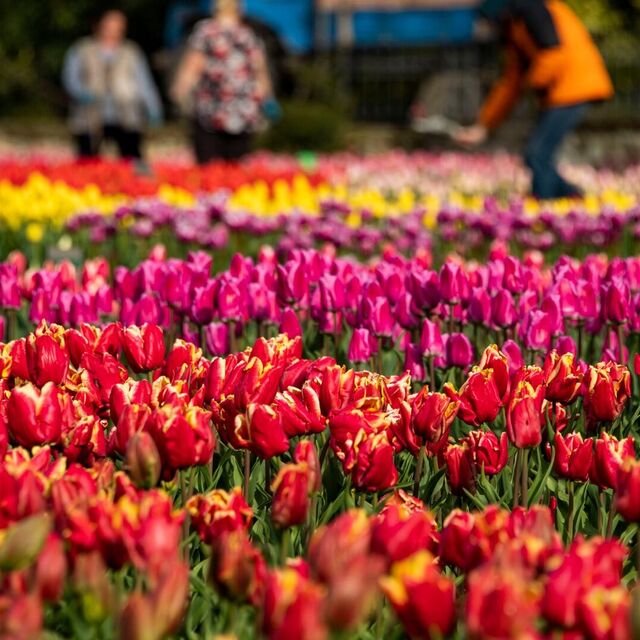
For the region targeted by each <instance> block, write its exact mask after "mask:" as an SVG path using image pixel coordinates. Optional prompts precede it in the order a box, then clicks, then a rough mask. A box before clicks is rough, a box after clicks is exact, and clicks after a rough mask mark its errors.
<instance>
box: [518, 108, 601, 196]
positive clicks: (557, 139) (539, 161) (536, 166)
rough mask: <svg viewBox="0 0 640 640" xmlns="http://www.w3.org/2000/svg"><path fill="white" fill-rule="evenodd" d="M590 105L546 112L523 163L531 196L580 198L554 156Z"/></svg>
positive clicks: (536, 127)
mask: <svg viewBox="0 0 640 640" xmlns="http://www.w3.org/2000/svg"><path fill="white" fill-rule="evenodd" d="M588 108H589V103H581V104H576V105H571V106H568V107H554V108H551V109H545V110H544V111H543V112H542V113H541V114H540V117H539V118H538V122H537V124H536V126H535V128H534V130H533V133H532V134H531V137H530V138H529V142H528V143H527V146H526V149H525V152H524V160H525V163H526V165H527V167H529V169H531V173H532V185H531V192H532V195H533V196H534V197H536V198H540V199H541V200H550V199H552V198H572V197H576V196H580V195H581V191H580V189H579V188H578V187H576V186H575V185H573V184H571V183H569V182H567V181H566V180H565V179H564V178H563V177H562V176H561V175H560V174H559V173H558V169H557V167H556V153H557V151H558V149H559V148H560V145H561V144H562V142H563V140H564V138H565V137H566V136H567V134H568V133H570V132H571V131H573V130H574V129H575V128H576V127H577V126H578V124H580V121H581V120H582V118H583V117H584V115H585V113H586V112H587V109H588Z"/></svg>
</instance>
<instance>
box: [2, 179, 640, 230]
mask: <svg viewBox="0 0 640 640" xmlns="http://www.w3.org/2000/svg"><path fill="white" fill-rule="evenodd" d="M155 197H156V198H158V199H159V200H162V201H163V202H167V203H168V204H171V205H173V206H176V207H184V208H188V207H190V206H192V205H193V204H194V203H195V202H196V195H194V194H193V193H190V192H189V191H187V190H185V189H183V188H179V187H176V186H172V185H169V184H162V185H160V186H159V188H158V191H157V195H156V196H155ZM485 197H486V196H485V195H484V194H464V193H456V192H451V193H448V194H446V195H445V194H439V195H434V194H429V193H419V192H417V191H416V189H415V187H413V186H401V187H400V188H399V189H398V190H396V191H394V192H392V191H390V190H386V191H384V190H382V189H376V188H363V187H360V186H353V187H350V186H348V185H347V184H329V183H327V182H323V183H320V184H318V185H313V184H312V182H311V181H310V180H309V179H307V177H306V176H305V175H303V174H300V175H298V176H296V177H295V178H294V179H293V180H292V181H291V182H287V181H285V180H276V181H275V182H274V183H273V184H272V185H269V184H268V183H267V182H265V181H262V180H257V181H255V182H250V183H247V184H244V185H243V186H241V187H239V188H238V189H236V190H235V191H233V192H232V193H230V194H229V196H228V199H227V203H226V206H227V207H228V209H229V210H237V211H244V212H246V213H249V214H251V215H254V216H267V217H270V216H275V215H281V214H288V213H294V212H301V213H304V214H306V215H320V214H321V211H322V204H323V203H325V202H330V201H333V202H338V203H340V204H343V205H346V206H347V207H348V208H349V209H350V210H351V213H350V214H349V215H348V216H347V223H348V224H350V225H351V226H358V225H359V224H360V223H361V221H362V217H363V214H366V215H367V216H370V217H374V218H387V217H399V216H403V215H406V214H408V213H411V212H415V211H416V210H423V211H424V223H425V225H426V226H427V227H432V226H433V225H434V224H435V219H436V215H437V212H438V211H440V210H441V208H442V207H443V206H445V205H446V206H449V207H452V208H460V209H464V210H466V211H478V212H480V211H481V210H482V208H483V206H484V204H485ZM132 199H133V198H132V196H128V195H125V194H122V193H120V194H107V193H103V192H102V191H101V190H100V188H99V187H98V186H97V185H95V184H87V185H86V186H84V187H82V188H74V187H72V186H70V185H68V184H66V183H64V182H61V181H55V180H50V179H49V178H47V177H45V176H43V175H42V174H38V173H34V174H32V175H31V176H30V177H29V179H28V180H27V181H26V182H25V183H24V184H21V185H16V184H12V183H11V182H9V181H7V180H0V224H1V225H2V226H4V227H5V228H9V229H12V230H18V229H20V228H23V227H25V226H27V225H29V227H30V229H31V233H30V234H29V235H30V236H31V238H30V239H31V240H32V241H37V237H38V230H37V229H38V226H39V225H42V226H44V227H49V228H61V227H62V226H63V225H64V224H65V222H66V221H67V220H68V219H69V218H70V217H72V216H74V215H77V214H78V213H80V212H85V211H92V212H99V213H102V214H111V213H113V212H114V211H115V210H116V209H117V208H118V207H120V206H121V205H123V204H126V203H127V202H131V201H132ZM636 202H637V199H636V197H635V196H634V195H630V194H624V193H618V192H615V191H612V190H605V191H603V192H602V193H600V194H590V195H588V196H587V197H585V198H584V200H583V201H582V202H580V203H579V208H580V209H581V210H582V211H584V212H586V213H589V214H591V215H594V216H595V215H598V214H599V213H600V212H601V211H603V210H605V209H606V210H614V211H625V210H628V209H629V208H630V207H632V206H634V205H635V204H636ZM522 206H524V208H525V211H527V212H528V213H531V215H535V214H537V213H539V211H540V209H541V206H544V207H545V209H547V210H551V211H553V212H554V213H557V214H560V215H562V214H566V213H567V212H569V211H571V210H572V209H575V208H576V202H574V201H558V202H554V203H552V204H548V203H547V204H545V205H541V204H540V203H537V202H535V201H534V200H531V199H525V200H524V201H523V205H522Z"/></svg>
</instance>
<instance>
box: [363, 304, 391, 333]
mask: <svg viewBox="0 0 640 640" xmlns="http://www.w3.org/2000/svg"><path fill="white" fill-rule="evenodd" d="M363 311H364V316H365V318H366V323H367V326H368V328H369V330H370V331H371V333H372V334H373V335H374V336H375V337H377V338H381V337H382V338H390V337H391V336H392V335H393V327H394V325H395V320H394V318H393V314H392V313H391V306H390V305H389V301H388V300H387V298H383V297H382V296H377V297H375V298H373V299H371V298H365V300H364V310H363Z"/></svg>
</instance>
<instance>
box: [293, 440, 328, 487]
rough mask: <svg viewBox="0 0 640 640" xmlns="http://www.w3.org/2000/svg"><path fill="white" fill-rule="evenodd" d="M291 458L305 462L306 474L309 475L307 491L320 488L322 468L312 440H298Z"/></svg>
mask: <svg viewBox="0 0 640 640" xmlns="http://www.w3.org/2000/svg"><path fill="white" fill-rule="evenodd" d="M293 459H294V460H295V461H296V462H305V463H306V464H307V474H308V477H309V492H310V493H314V492H317V491H320V489H321V488H322V469H321V467H320V459H319V458H318V451H317V449H316V445H315V444H314V443H313V441H312V440H300V442H298V444H297V445H296V448H295V451H294V452H293Z"/></svg>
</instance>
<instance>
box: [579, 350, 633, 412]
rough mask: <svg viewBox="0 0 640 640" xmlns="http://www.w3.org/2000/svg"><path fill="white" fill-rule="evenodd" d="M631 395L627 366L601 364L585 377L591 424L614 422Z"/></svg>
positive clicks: (589, 370)
mask: <svg viewBox="0 0 640 640" xmlns="http://www.w3.org/2000/svg"><path fill="white" fill-rule="evenodd" d="M630 395H631V375H630V373H629V370H628V369H627V367H626V366H624V365H622V364H616V363H614V362H607V363H605V362H600V363H598V364H596V365H595V366H590V367H589V369H588V370H587V373H586V374H585V377H584V404H585V410H586V412H587V416H588V419H589V422H590V423H595V422H612V421H613V420H615V419H616V418H617V417H618V416H619V415H620V414H621V413H622V410H623V409H624V406H625V404H626V402H627V400H628V399H629V397H630Z"/></svg>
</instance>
